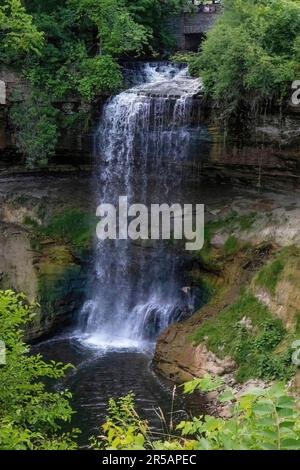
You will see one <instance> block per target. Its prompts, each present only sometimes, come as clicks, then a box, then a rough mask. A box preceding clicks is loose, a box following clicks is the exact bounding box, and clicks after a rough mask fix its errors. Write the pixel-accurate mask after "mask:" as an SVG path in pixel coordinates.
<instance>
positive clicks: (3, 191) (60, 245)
mask: <svg viewBox="0 0 300 470" xmlns="http://www.w3.org/2000/svg"><path fill="white" fill-rule="evenodd" d="M89 188H90V174H89V173H88V174H84V173H77V174H76V173H73V174H72V173H71V174H70V175H68V176H62V175H60V176H59V175H56V176H55V177H51V176H41V175H35V176H34V177H32V176H30V175H22V176H6V177H2V178H1V180H0V207H1V209H0V288H1V289H14V290H16V291H18V292H24V293H25V294H26V295H27V296H28V299H29V301H30V302H38V304H39V305H40V307H39V308H37V312H38V314H37V316H36V318H35V319H34V321H33V323H32V325H31V326H30V328H29V329H28V331H27V338H28V339H36V338H38V337H40V336H42V335H45V334H47V333H49V332H50V331H53V330H54V329H56V328H58V327H59V326H61V325H63V324H68V323H70V322H71V321H72V320H73V319H74V315H75V314H76V312H77V311H78V309H79V308H80V306H81V305H82V302H83V298H84V292H85V286H86V282H87V272H88V269H89V257H90V255H91V248H92V244H93V231H92V229H91V231H90V232H89V233H88V234H84V236H85V238H84V243H83V244H82V243H81V242H80V243H79V242H77V241H76V240H75V241H73V240H72V237H71V235H72V230H74V231H75V233H76V234H77V236H78V240H80V236H79V235H80V233H78V231H80V230H85V227H84V226H83V227H82V226H81V225H80V227H79V228H78V227H77V226H76V224H78V218H81V217H85V214H86V217H87V218H89V217H90V216H91V217H92V213H93V210H94V208H93V206H92V200H93V199H92V195H91V192H90V189H89ZM74 211H75V212H74ZM48 227H50V229H51V230H50V229H49V228H48ZM64 230H69V231H70V233H71V235H70V236H69V235H68V234H64Z"/></svg>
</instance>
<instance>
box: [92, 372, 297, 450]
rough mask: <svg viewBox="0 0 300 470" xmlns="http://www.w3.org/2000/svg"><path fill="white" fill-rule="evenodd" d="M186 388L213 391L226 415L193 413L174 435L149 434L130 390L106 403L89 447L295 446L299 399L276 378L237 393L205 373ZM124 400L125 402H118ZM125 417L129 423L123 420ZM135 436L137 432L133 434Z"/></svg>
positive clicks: (210, 447)
mask: <svg viewBox="0 0 300 470" xmlns="http://www.w3.org/2000/svg"><path fill="white" fill-rule="evenodd" d="M184 388H185V391H186V393H191V392H193V391H195V390H200V391H201V392H207V391H212V390H213V391H217V392H219V401H220V402H221V403H223V404H228V405H229V406H230V408H231V417H230V418H229V419H222V418H218V417H214V416H200V417H199V418H197V417H194V418H193V419H192V420H191V421H184V422H181V423H180V424H179V425H178V426H177V431H178V432H179V433H180V434H181V436H180V435H178V436H168V435H163V434H162V435H161V436H160V438H159V440H157V439H156V437H155V433H154V434H152V435H151V434H150V432H149V427H148V425H147V423H146V422H145V421H141V420H140V419H139V418H138V416H137V414H136V412H135V409H134V401H133V396H132V395H129V396H128V397H125V398H122V399H121V400H119V401H112V402H111V403H110V413H109V418H108V420H107V422H106V423H105V425H104V426H103V430H104V433H105V436H104V437H103V438H102V439H101V440H100V445H99V441H98V440H97V439H95V440H94V441H93V447H94V448H97V449H99V448H101V449H103V448H105V449H109V450H111V449H123V450H128V449H159V450H300V412H299V401H298V400H296V399H295V398H294V397H293V396H291V395H290V394H289V393H288V391H287V389H286V386H285V385H284V384H282V383H276V384H274V385H273V386H272V387H269V388H266V389H264V390H263V389H259V388H252V389H250V390H248V391H247V392H244V393H243V394H242V395H241V394H239V395H237V394H236V392H235V390H233V389H231V388H224V385H223V383H222V379H213V378H212V377H211V376H205V377H203V378H202V379H195V380H193V381H192V382H189V383H187V384H185V385H184ZM124 404H126V405H125V406H124ZM129 423H130V424H129ZM138 436H139V437H138Z"/></svg>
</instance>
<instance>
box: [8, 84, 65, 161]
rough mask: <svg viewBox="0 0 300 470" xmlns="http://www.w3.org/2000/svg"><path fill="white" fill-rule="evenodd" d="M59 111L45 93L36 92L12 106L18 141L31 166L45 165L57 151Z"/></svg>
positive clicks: (19, 147) (12, 116)
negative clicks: (57, 119) (57, 118)
mask: <svg viewBox="0 0 300 470" xmlns="http://www.w3.org/2000/svg"><path fill="white" fill-rule="evenodd" d="M56 117H57V110H56V109H55V108H54V107H53V106H52V104H51V102H50V100H49V98H48V96H47V95H46V94H44V93H32V94H30V95H29V96H28V97H26V98H25V99H24V101H20V102H16V103H15V104H14V105H13V106H12V108H11V119H12V121H13V123H14V126H15V131H16V144H17V147H18V149H19V151H20V152H21V153H23V154H24V155H27V161H26V163H27V165H28V166H29V167H34V166H36V165H39V166H45V165H46V164H47V163H48V158H49V157H50V156H51V155H53V154H54V152H55V146H56V143H57V139H58V128H57V122H56Z"/></svg>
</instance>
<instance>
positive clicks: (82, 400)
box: [33, 338, 200, 446]
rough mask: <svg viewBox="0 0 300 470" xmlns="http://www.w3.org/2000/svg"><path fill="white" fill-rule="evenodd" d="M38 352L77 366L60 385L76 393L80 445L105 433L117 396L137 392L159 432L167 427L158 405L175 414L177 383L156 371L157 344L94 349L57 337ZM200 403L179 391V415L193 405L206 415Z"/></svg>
mask: <svg viewBox="0 0 300 470" xmlns="http://www.w3.org/2000/svg"><path fill="white" fill-rule="evenodd" d="M33 353H34V354H36V353H41V354H42V355H43V356H44V358H45V359H46V360H55V361H59V362H64V363H72V364H73V365H74V366H75V367H76V368H75V369H74V370H72V371H71V372H69V373H68V375H67V377H66V378H65V379H63V380H62V381H60V382H59V384H58V385H56V388H57V389H64V388H68V389H69V390H70V391H71V392H72V394H73V401H72V405H73V408H74V409H75V410H76V415H75V416H74V418H73V422H72V426H73V427H78V428H80V429H81V431H82V434H81V436H80V444H81V445H83V446H85V445H87V443H88V438H89V436H91V435H92V434H99V430H100V426H101V424H103V422H104V421H105V417H106V415H107V405H108V401H109V399H110V398H112V397H114V398H117V397H120V396H124V395H126V394H128V393H129V392H133V393H134V394H135V396H136V402H137V410H138V411H139V413H140V415H141V416H142V417H143V418H146V419H147V420H148V421H149V423H150V425H151V426H152V428H153V429H154V430H155V431H156V432H161V430H162V424H161V421H160V419H159V418H158V416H157V412H156V410H157V409H158V408H159V407H160V408H161V409H162V410H163V412H164V414H165V416H166V418H167V420H169V418H170V414H171V413H170V412H171V407H172V385H171V384H169V383H167V382H165V381H163V380H160V379H159V378H158V377H157V376H156V375H155V374H154V372H153V371H152V370H151V358H152V351H151V349H150V350H148V351H146V350H145V351H138V350H137V349H115V350H113V349H111V350H107V349H106V350H101V349H89V348H85V347H84V346H83V345H82V344H81V343H80V342H79V341H77V339H76V338H73V339H72V338H71V339H70V338H56V339H53V340H50V341H46V342H44V343H41V344H39V345H36V346H34V347H33ZM199 407H200V404H199V402H198V399H197V401H196V402H192V401H189V402H186V401H184V400H183V398H182V397H181V396H180V395H179V394H177V397H176V399H175V405H174V410H175V415H174V416H175V418H176V419H178V420H181V419H185V418H186V417H187V416H188V414H189V410H191V411H192V410H193V411H195V410H197V411H198V412H199V414H200V409H199Z"/></svg>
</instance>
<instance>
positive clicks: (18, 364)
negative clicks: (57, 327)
mask: <svg viewBox="0 0 300 470" xmlns="http://www.w3.org/2000/svg"><path fill="white" fill-rule="evenodd" d="M34 310H35V307H34V306H30V305H28V304H27V302H26V299H25V297H24V296H22V295H17V294H15V293H14V292H12V291H6V292H3V291H0V335H1V341H4V343H5V346H6V358H7V364H6V365H3V366H0V449H1V450H26V449H30V450H36V449H41V450H56V449H57V450H63V449H75V448H76V447H77V445H76V441H75V438H76V436H77V431H76V430H73V431H72V432H70V433H66V434H63V433H62V432H61V424H62V423H66V422H69V421H70V420H71V417H72V415H73V411H72V409H71V406H70V404H69V401H70V398H71V395H70V393H69V392H67V391H63V392H57V393H53V392H48V391H47V390H46V387H45V384H44V383H43V380H44V379H45V378H48V379H55V380H56V379H59V378H61V377H63V376H64V375H65V372H66V371H67V370H68V368H69V367H70V366H69V365H63V364H57V363H54V362H51V363H46V362H44V361H43V359H42V358H41V356H39V355H38V356H32V355H30V354H29V352H30V349H29V346H27V345H26V344H25V343H24V341H23V336H24V334H23V328H24V326H25V325H26V324H27V323H28V322H29V321H30V320H31V319H32V318H33V316H34Z"/></svg>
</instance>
